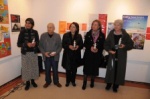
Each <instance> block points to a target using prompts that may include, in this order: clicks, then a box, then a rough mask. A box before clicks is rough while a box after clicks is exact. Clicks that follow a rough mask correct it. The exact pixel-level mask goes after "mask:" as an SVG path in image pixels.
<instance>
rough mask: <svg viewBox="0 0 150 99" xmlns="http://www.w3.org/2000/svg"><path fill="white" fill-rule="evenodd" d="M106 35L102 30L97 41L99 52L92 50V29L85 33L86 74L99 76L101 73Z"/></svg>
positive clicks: (84, 70) (84, 69)
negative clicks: (100, 66)
mask: <svg viewBox="0 0 150 99" xmlns="http://www.w3.org/2000/svg"><path fill="white" fill-rule="evenodd" d="M104 42H105V36H104V34H103V33H101V32H100V34H99V37H98V39H97V41H96V45H97V46H96V47H97V49H98V52H97V53H93V52H91V47H92V46H93V44H94V42H93V37H92V30H90V31H89V32H87V34H86V35H85V41H84V47H85V53H84V58H83V60H84V68H83V72H84V74H85V75H91V76H97V75H98V74H99V65H100V60H101V57H102V51H103V49H104Z"/></svg>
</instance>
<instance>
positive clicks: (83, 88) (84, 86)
mask: <svg viewBox="0 0 150 99" xmlns="http://www.w3.org/2000/svg"><path fill="white" fill-rule="evenodd" d="M86 84H87V81H84V82H83V86H82V90H85V89H86Z"/></svg>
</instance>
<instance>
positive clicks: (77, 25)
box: [69, 22, 79, 34]
mask: <svg viewBox="0 0 150 99" xmlns="http://www.w3.org/2000/svg"><path fill="white" fill-rule="evenodd" d="M72 24H74V25H75V27H76V29H77V30H76V32H75V33H76V34H79V24H78V23H77V22H72V23H71V24H70V26H69V29H70V27H71V25H72Z"/></svg>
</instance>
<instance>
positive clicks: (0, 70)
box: [0, 0, 31, 86]
mask: <svg viewBox="0 0 150 99" xmlns="http://www.w3.org/2000/svg"><path fill="white" fill-rule="evenodd" d="M30 7H31V0H8V9H9V19H10V14H17V15H20V16H21V25H22V26H24V20H25V19H26V18H27V17H31V11H30V9H31V8H30ZM9 22H10V20H9ZM10 23H11V22H10ZM9 31H10V36H11V47H12V55H10V56H8V57H5V58H2V59H0V86H1V85H3V84H5V83H6V82H8V81H10V80H12V79H14V78H16V77H18V76H19V75H20V74H21V57H20V49H19V48H18V47H17V38H18V34H19V32H14V33H12V32H11V24H10V25H9Z"/></svg>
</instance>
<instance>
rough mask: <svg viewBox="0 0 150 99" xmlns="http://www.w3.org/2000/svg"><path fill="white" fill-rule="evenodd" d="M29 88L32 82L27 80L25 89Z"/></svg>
mask: <svg viewBox="0 0 150 99" xmlns="http://www.w3.org/2000/svg"><path fill="white" fill-rule="evenodd" d="M29 88H30V82H29V81H27V82H26V86H25V90H29Z"/></svg>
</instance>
